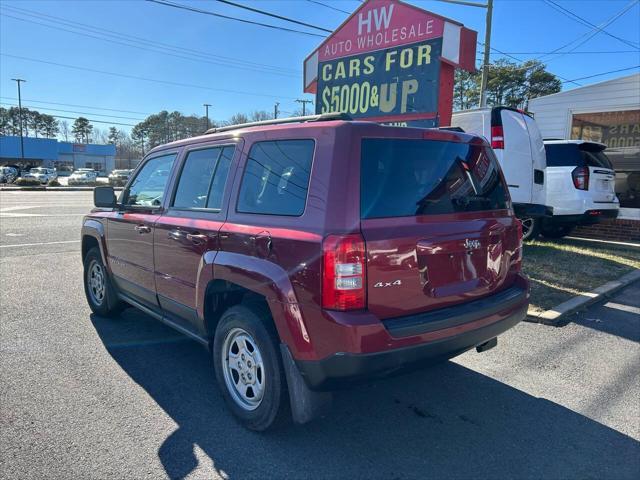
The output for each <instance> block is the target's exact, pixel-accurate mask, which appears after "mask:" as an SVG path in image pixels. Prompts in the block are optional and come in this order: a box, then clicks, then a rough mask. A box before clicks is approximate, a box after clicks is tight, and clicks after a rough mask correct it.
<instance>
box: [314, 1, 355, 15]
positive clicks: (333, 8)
mask: <svg viewBox="0 0 640 480" xmlns="http://www.w3.org/2000/svg"><path fill="white" fill-rule="evenodd" d="M307 2H309V3H315V4H317V5H322V6H323V7H326V8H330V9H331V10H335V11H336V12H342V13H346V14H347V15H351V13H352V12H348V11H347V10H342V9H341V8H338V7H334V6H333V5H327V4H326V3H323V2H318V1H316V0H307Z"/></svg>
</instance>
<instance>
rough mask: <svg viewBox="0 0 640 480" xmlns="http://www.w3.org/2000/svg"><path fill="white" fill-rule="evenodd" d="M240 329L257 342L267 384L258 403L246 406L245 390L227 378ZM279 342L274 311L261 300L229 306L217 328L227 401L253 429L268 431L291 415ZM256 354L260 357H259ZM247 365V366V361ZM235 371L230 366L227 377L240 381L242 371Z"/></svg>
mask: <svg viewBox="0 0 640 480" xmlns="http://www.w3.org/2000/svg"><path fill="white" fill-rule="evenodd" d="M239 331H244V332H245V333H247V334H248V335H249V337H250V340H251V341H253V342H255V344H256V346H257V349H258V354H259V356H260V358H261V359H262V362H261V365H262V368H263V373H262V375H263V378H262V379H263V382H264V387H262V389H263V390H262V391H263V393H262V396H261V400H260V401H259V403H258V405H257V406H252V405H249V406H247V405H246V404H245V405H244V406H243V404H242V401H243V400H242V394H241V393H238V390H237V389H234V387H233V385H232V384H231V383H228V382H227V380H226V379H225V370H227V368H228V367H227V363H226V362H227V359H228V351H229V348H230V347H231V346H230V343H228V342H231V343H232V341H231V339H232V338H233V335H238V332H239ZM240 335H243V334H240ZM228 337H229V338H228ZM279 344H280V341H279V339H278V334H277V332H276V330H275V327H274V325H273V320H272V319H271V314H270V313H269V311H268V309H266V308H264V307H263V306H262V305H260V304H259V303H249V304H240V305H236V306H234V307H231V308H229V309H228V310H227V311H226V312H224V314H223V315H222V317H221V318H220V322H219V323H218V326H217V328H216V333H215V337H214V341H213V365H214V368H215V372H216V378H217V380H218V385H219V386H220V391H221V392H222V396H223V397H224V400H225V403H226V404H227V406H228V407H229V409H230V410H231V412H232V413H233V415H234V416H235V417H236V419H237V420H238V421H239V422H240V423H241V424H242V425H243V426H245V427H246V428H248V429H250V430H255V431H259V432H261V431H265V430H267V429H269V428H272V427H274V426H276V425H278V424H282V423H285V422H286V421H287V419H289V418H290V417H291V416H290V414H289V394H288V390H287V385H286V379H285V374H284V369H283V367H282V358H281V356H280V350H279ZM231 348H232V347H231ZM223 353H224V355H223ZM238 353H240V352H238ZM254 354H255V353H254ZM252 358H254V359H256V358H257V357H252ZM247 363H248V362H247ZM243 365H244V368H245V369H246V366H247V364H245V363H243ZM254 366H256V365H254ZM245 372H246V370H245ZM232 373H233V372H231V370H227V373H226V375H227V378H229V379H230V382H234V380H235V382H237V384H238V385H240V379H239V377H238V376H237V374H238V371H236V376H235V377H234V376H233V375H232ZM255 377H256V379H257V377H258V374H257V370H255ZM236 379H237V380H236ZM234 391H235V393H234ZM246 391H247V392H248V391H249V389H248V388H247V390H246ZM238 398H240V399H238Z"/></svg>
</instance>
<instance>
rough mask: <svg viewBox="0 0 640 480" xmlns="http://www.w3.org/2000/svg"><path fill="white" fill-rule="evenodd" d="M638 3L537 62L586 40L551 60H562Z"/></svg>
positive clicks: (635, 1) (631, 3)
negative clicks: (561, 58)
mask: <svg viewBox="0 0 640 480" xmlns="http://www.w3.org/2000/svg"><path fill="white" fill-rule="evenodd" d="M636 3H638V0H633V1H632V2H630V3H629V4H628V5H627V6H625V7H624V8H623V9H622V10H620V11H619V12H618V13H616V14H615V15H614V16H613V17H611V18H609V19H608V20H606V21H605V22H604V23H602V24H600V26H596V27H595V28H593V29H592V30H591V31H589V32H587V33H585V34H583V35H580V36H579V37H578V38H576V39H574V40H572V41H570V42H569V43H566V44H564V45H562V46H561V47H558V48H556V49H554V50H552V51H551V52H549V53H548V54H547V55H542V56H540V57H538V58H537V59H536V60H540V59H541V58H543V57H545V56H548V55H551V54H554V53H557V52H559V51H560V50H562V49H564V48H566V47H568V46H570V45H572V44H574V43H576V42H578V41H580V40H582V39H583V38H584V40H582V41H581V42H580V43H578V44H576V45H574V46H573V47H572V48H571V49H570V50H569V51H568V52H559V54H558V56H557V57H555V58H552V59H551V60H556V59H558V58H560V57H561V56H563V55H564V54H566V53H569V52H572V51H575V50H576V49H577V48H578V47H580V46H582V45H584V44H585V43H587V42H588V41H589V40H591V38H593V37H594V36H595V35H597V34H598V32H600V31H601V30H602V29H604V28H606V27H608V26H609V25H611V24H612V23H613V22H614V21H616V20H617V19H618V18H620V17H621V16H622V15H624V14H625V13H627V11H629V10H630V9H631V7H633V6H634V5H635V4H636Z"/></svg>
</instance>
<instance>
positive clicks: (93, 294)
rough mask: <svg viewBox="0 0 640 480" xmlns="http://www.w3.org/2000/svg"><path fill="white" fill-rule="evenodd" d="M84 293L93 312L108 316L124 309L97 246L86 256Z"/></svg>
mask: <svg viewBox="0 0 640 480" xmlns="http://www.w3.org/2000/svg"><path fill="white" fill-rule="evenodd" d="M84 293H85V295H86V296H87V302H88V303H89V307H90V308H91V310H92V311H93V313H96V314H98V315H102V316H107V317H108V316H113V315H117V314H118V313H120V311H121V310H122V306H123V304H122V301H121V300H120V299H118V296H117V293H116V290H115V288H114V287H113V285H112V283H111V279H110V278H109V274H108V273H107V269H106V267H105V266H104V263H103V262H102V255H100V250H99V249H98V248H97V247H93V248H92V249H91V250H89V251H88V252H87V255H86V256H85V257H84Z"/></svg>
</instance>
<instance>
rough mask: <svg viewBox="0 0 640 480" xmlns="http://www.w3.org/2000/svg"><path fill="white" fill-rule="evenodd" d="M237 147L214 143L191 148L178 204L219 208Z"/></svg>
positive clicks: (178, 191)
mask: <svg viewBox="0 0 640 480" xmlns="http://www.w3.org/2000/svg"><path fill="white" fill-rule="evenodd" d="M234 149H235V147H233V146H228V147H214V148H206V149H202V150H194V151H192V152H189V154H188V155H187V159H186V160H185V162H184V167H182V173H181V174H180V180H178V188H177V189H176V195H175V197H174V199H173V206H174V207H175V208H210V209H213V210H220V208H221V207H222V196H223V193H224V187H225V184H226V182H227V176H228V174H229V167H230V166H231V159H232V158H233V151H234Z"/></svg>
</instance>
